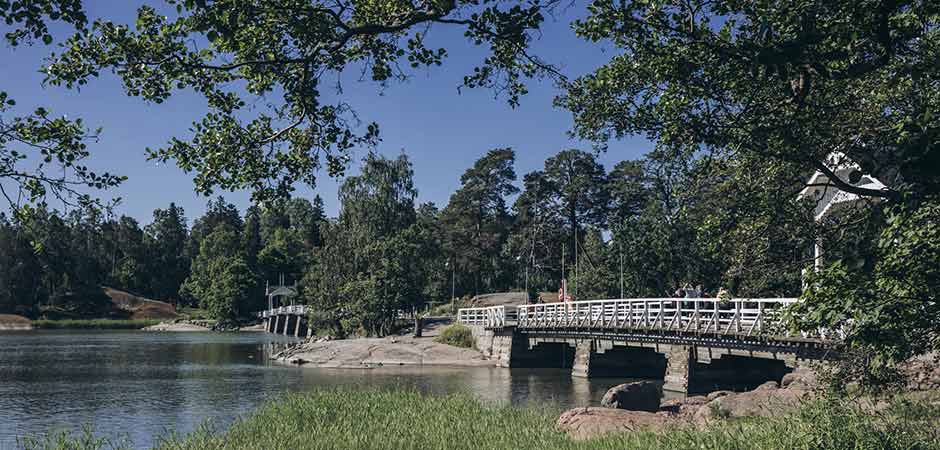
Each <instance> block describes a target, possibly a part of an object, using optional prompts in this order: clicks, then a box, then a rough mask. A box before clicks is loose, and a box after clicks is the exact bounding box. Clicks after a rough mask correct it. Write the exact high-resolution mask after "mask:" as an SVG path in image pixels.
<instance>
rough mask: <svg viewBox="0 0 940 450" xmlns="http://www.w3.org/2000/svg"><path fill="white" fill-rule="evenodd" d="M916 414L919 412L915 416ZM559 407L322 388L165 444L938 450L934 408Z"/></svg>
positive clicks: (169, 447) (178, 449) (425, 449)
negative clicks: (661, 428)
mask: <svg viewBox="0 0 940 450" xmlns="http://www.w3.org/2000/svg"><path fill="white" fill-rule="evenodd" d="M915 410H916V412H914V411H915ZM559 412H560V411H557V410H553V409H549V408H541V409H540V408H519V407H511V406H496V405H488V404H484V403H481V402H479V401H478V400H476V399H474V398H472V397H470V396H468V395H449V396H443V397H435V396H426V395H421V394H417V393H410V392H380V391H366V392H361V391H358V392H357V391H351V390H338V391H318V392H312V393H305V394H290V395H287V396H285V397H284V398H282V399H280V400H279V401H276V402H271V403H268V404H267V405H265V406H263V407H262V408H261V409H259V410H258V411H257V412H255V413H254V414H252V415H250V416H248V417H247V418H245V419H243V420H240V421H238V422H236V423H235V424H234V425H232V427H231V428H230V429H229V430H228V431H225V432H222V433H213V432H211V431H207V430H205V429H203V430H202V431H200V432H197V433H193V434H191V435H189V436H185V437H182V438H178V437H177V438H171V439H168V440H166V441H164V442H163V443H162V444H161V445H160V446H159V448H160V449H161V450H184V449H218V450H223V449H262V448H263V449H375V450H386V449H422V450H433V449H441V450H444V449H467V450H486V449H520V450H525V449H533V450H534V449H539V450H542V449H585V450H591V449H611V450H613V449H618V450H625V449H644V450H645V449H649V450H653V449H662V450H666V449H697V450H702V449H742V450H743V449H758V450H760V449H766V450H779V449H806V450H816V449H855V450H862V449H872V450H875V449H879V450H880V449H940V441H938V439H937V438H938V433H937V426H938V424H937V419H938V418H940V411H938V410H937V408H936V407H928V406H922V407H918V408H914V409H904V408H903V407H902V408H896V409H895V410H889V411H888V412H885V413H881V414H878V415H870V414H866V413H863V412H861V411H859V410H857V409H854V408H850V407H846V406H841V405H838V404H836V403H833V402H831V401H830V402H822V401H820V402H815V403H811V404H807V405H806V406H805V407H804V408H803V409H801V410H800V411H798V412H795V413H792V414H788V415H785V416H782V417H779V418H774V419H749V420H738V421H729V422H724V423H721V424H718V425H715V426H712V427H710V428H708V429H705V430H700V429H696V428H692V427H685V428H680V429H674V430H671V431H668V432H667V433H665V434H655V433H634V434H625V435H620V436H612V437H606V438H601V439H594V440H589V441H582V442H577V441H572V440H571V439H569V438H568V437H567V436H565V435H564V434H562V433H560V432H558V431H556V430H555V428H554V424H555V420H556V419H557V417H558V414H559Z"/></svg>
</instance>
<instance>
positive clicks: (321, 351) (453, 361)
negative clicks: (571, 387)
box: [271, 336, 496, 369]
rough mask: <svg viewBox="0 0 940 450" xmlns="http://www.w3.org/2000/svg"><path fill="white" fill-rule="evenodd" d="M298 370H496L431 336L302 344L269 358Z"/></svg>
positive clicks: (477, 354)
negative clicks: (487, 368) (441, 368)
mask: <svg viewBox="0 0 940 450" xmlns="http://www.w3.org/2000/svg"><path fill="white" fill-rule="evenodd" d="M271 359H272V360H274V361H276V362H278V363H282V364H291V365H297V366H302V367H312V368H325V369H373V368H377V367H385V366H440V367H496V361H495V360H489V359H486V357H485V356H484V355H483V353H482V352H480V351H478V350H475V349H472V348H460V347H454V346H451V345H447V344H441V343H438V342H434V339H433V338H432V337H421V338H415V337H411V336H393V337H385V338H355V339H337V340H321V341H315V342H314V341H306V342H302V343H298V344H297V345H294V346H291V347H290V348H288V349H286V350H284V351H281V352H279V353H277V354H275V355H273V356H272V357H271Z"/></svg>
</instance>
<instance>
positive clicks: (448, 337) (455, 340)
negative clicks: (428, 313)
mask: <svg viewBox="0 0 940 450" xmlns="http://www.w3.org/2000/svg"><path fill="white" fill-rule="evenodd" d="M434 342H438V343H441V344H447V345H453V346H454V347H463V348H473V333H472V332H471V331H470V329H469V328H467V327H466V326H463V325H460V324H454V325H451V326H449V327H447V328H444V329H443V330H441V334H440V335H438V336H437V337H435V338H434Z"/></svg>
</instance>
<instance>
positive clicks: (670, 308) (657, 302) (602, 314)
mask: <svg viewBox="0 0 940 450" xmlns="http://www.w3.org/2000/svg"><path fill="white" fill-rule="evenodd" d="M797 301H798V299H795V298H736V299H731V300H725V301H721V300H718V299H714V298H634V299H612V300H590V301H579V302H559V303H544V304H535V305H521V306H491V307H486V308H461V309H460V310H459V311H458V315H457V321H458V322H460V323H462V324H465V325H478V326H483V327H485V328H489V329H502V328H516V329H523V330H544V331H550V330H563V329H565V330H570V329H579V330H595V331H615V332H616V331H618V330H620V331H655V332H659V333H673V334H676V335H681V334H684V333H694V334H714V335H736V336H755V335H758V334H763V335H767V334H770V335H772V336H775V337H779V338H806V337H810V336H809V335H808V334H806V333H800V334H798V335H791V334H789V333H788V332H787V331H786V330H785V329H784V328H783V327H782V322H781V320H780V317H781V313H782V311H783V309H784V308H786V307H787V306H789V305H791V304H793V303H796V302H797ZM813 337H818V338H821V339H830V340H831V339H840V338H841V337H842V336H841V333H838V332H836V333H827V332H823V331H820V332H818V333H816V334H815V336H813Z"/></svg>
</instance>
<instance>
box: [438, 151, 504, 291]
mask: <svg viewBox="0 0 940 450" xmlns="http://www.w3.org/2000/svg"><path fill="white" fill-rule="evenodd" d="M515 159H516V155H515V152H513V151H512V150H511V149H508V148H507V149H496V150H490V151H489V152H487V154H486V155H485V156H483V157H482V158H480V159H478V160H477V161H476V162H475V163H474V165H473V167H472V168H470V169H467V171H466V172H464V174H463V175H462V176H461V177H460V183H461V187H460V188H459V189H457V191H456V192H454V194H453V195H451V197H450V202H449V203H448V204H447V207H446V208H444V211H443V213H442V215H441V221H442V222H443V224H444V227H445V228H444V229H445V231H446V234H447V249H448V252H449V253H450V254H451V255H452V259H453V260H454V263H455V264H457V266H458V267H460V269H461V271H462V272H464V273H467V274H468V275H469V277H467V279H468V280H471V281H472V282H473V284H472V285H471V286H466V285H464V286H461V288H462V289H461V290H462V291H464V292H472V293H473V294H479V293H481V292H493V291H500V290H505V289H506V288H507V287H508V283H509V282H510V280H511V271H510V270H508V269H509V267H507V265H506V264H505V263H503V262H502V261H501V258H500V252H501V251H502V249H503V246H504V244H505V242H506V239H507V238H508V234H509V228H510V223H511V217H510V216H509V212H508V211H507V208H506V197H508V196H510V195H513V194H515V193H517V192H519V189H518V188H517V187H516V186H514V185H513V182H515V181H516V171H515V169H514V168H513V164H514V163H515Z"/></svg>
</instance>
